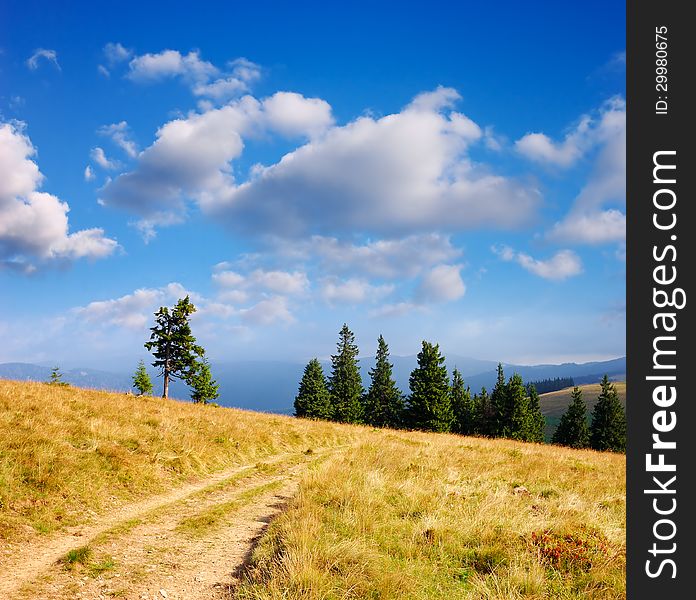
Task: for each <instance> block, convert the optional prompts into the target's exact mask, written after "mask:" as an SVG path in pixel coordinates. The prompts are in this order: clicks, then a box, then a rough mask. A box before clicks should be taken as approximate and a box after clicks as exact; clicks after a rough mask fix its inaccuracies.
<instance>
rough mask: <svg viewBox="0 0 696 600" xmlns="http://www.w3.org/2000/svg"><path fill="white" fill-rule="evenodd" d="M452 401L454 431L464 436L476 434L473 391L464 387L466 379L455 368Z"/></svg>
mask: <svg viewBox="0 0 696 600" xmlns="http://www.w3.org/2000/svg"><path fill="white" fill-rule="evenodd" d="M450 394H451V401H452V412H453V413H454V422H453V423H452V431H454V432H455V433H461V434H464V435H470V434H472V433H474V430H475V425H474V420H475V416H474V403H473V400H472V398H471V391H470V390H469V388H465V387H464V378H463V377H462V374H461V373H460V372H459V369H457V368H456V367H455V369H454V371H453V372H452V387H451V390H450Z"/></svg>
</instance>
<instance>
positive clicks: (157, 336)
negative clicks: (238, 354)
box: [145, 296, 204, 398]
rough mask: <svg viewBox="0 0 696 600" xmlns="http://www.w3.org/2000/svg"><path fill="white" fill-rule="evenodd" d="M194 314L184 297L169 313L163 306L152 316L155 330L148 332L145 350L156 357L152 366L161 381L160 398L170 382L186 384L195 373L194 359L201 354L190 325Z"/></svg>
mask: <svg viewBox="0 0 696 600" xmlns="http://www.w3.org/2000/svg"><path fill="white" fill-rule="evenodd" d="M195 312H196V307H195V306H194V305H193V304H192V303H191V301H190V299H189V297H188V296H186V298H182V299H180V300H179V301H178V302H177V303H176V306H175V307H174V308H173V309H172V310H171V311H170V310H169V309H168V308H167V307H166V306H162V307H160V309H159V310H158V311H157V312H156V313H155V326H154V327H151V328H150V331H151V332H152V333H151V334H150V341H149V342H145V348H147V349H148V350H150V351H151V352H152V354H153V356H154V357H155V360H154V362H153V363H152V366H153V367H157V368H158V369H159V370H160V376H161V377H163V386H162V397H163V398H166V397H167V396H169V381H170V380H171V379H184V380H185V379H186V378H187V377H188V376H189V375H191V374H192V373H193V371H194V370H195V368H196V364H197V358H198V357H201V356H203V354H204V351H203V348H201V347H200V346H199V345H197V344H196V338H195V337H193V334H192V333H191V326H190V324H189V317H190V316H191V315H192V314H193V313H195Z"/></svg>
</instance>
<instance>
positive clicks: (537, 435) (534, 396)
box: [526, 385, 546, 442]
mask: <svg viewBox="0 0 696 600" xmlns="http://www.w3.org/2000/svg"><path fill="white" fill-rule="evenodd" d="M527 392H528V393H529V405H528V410H529V419H528V427H529V429H528V431H527V435H526V439H527V441H528V442H543V441H544V429H545V428H546V418H545V417H544V415H543V414H541V401H540V399H539V394H538V392H537V390H536V387H535V386H533V385H528V386H527Z"/></svg>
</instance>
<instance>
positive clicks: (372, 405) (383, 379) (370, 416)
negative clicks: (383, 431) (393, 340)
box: [365, 335, 404, 427]
mask: <svg viewBox="0 0 696 600" xmlns="http://www.w3.org/2000/svg"><path fill="white" fill-rule="evenodd" d="M392 369H393V365H392V364H391V363H390V362H389V346H387V342H385V341H384V337H382V336H381V335H380V336H379V339H378V340H377V354H376V356H375V367H374V368H373V369H370V378H371V383H370V389H369V390H368V391H367V395H366V396H365V422H366V423H368V424H370V425H373V426H375V427H399V426H400V425H401V420H402V416H403V415H402V413H403V408H404V400H403V394H402V393H401V390H399V388H398V387H396V381H394V379H393V378H392Z"/></svg>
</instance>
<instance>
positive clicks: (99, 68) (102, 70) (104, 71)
mask: <svg viewBox="0 0 696 600" xmlns="http://www.w3.org/2000/svg"><path fill="white" fill-rule="evenodd" d="M97 72H98V73H99V74H100V75H101V76H102V77H106V78H107V79H109V77H111V73H110V72H109V69H107V68H106V67H105V66H104V65H97Z"/></svg>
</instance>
